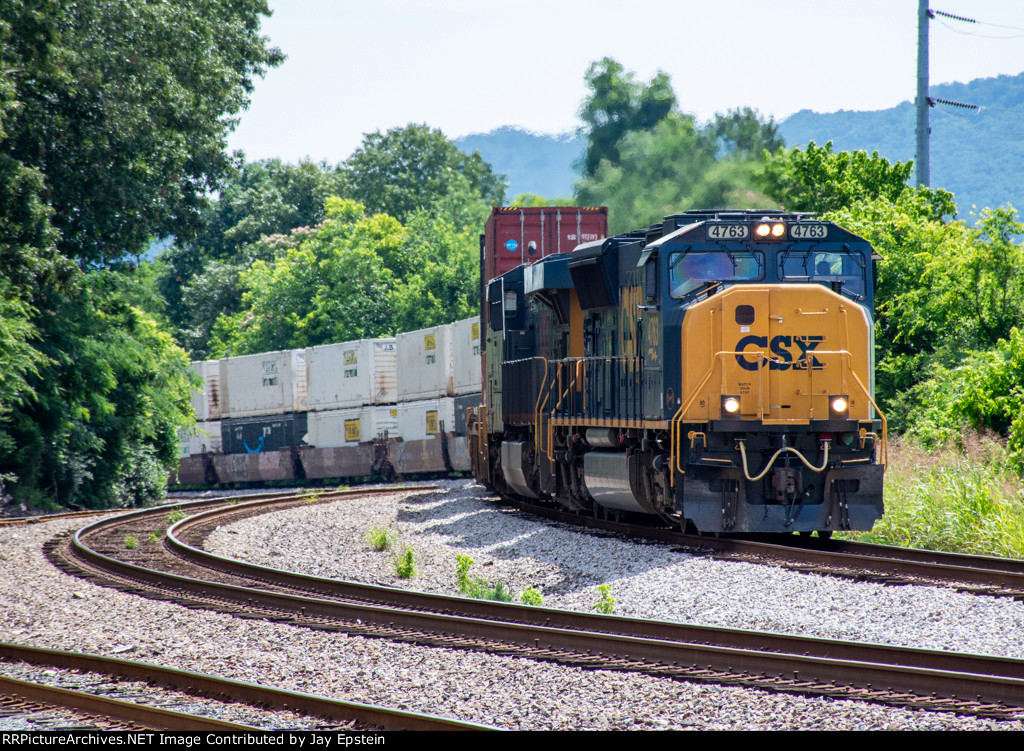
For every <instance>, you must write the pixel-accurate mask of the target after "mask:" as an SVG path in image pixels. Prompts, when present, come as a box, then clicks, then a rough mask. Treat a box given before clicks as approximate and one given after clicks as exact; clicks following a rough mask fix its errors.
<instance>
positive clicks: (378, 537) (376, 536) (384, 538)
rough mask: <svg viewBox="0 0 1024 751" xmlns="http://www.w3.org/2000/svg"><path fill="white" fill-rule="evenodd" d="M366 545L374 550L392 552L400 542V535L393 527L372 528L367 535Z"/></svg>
mask: <svg viewBox="0 0 1024 751" xmlns="http://www.w3.org/2000/svg"><path fill="white" fill-rule="evenodd" d="M365 537H366V544H367V545H369V546H370V548H371V549H373V550H378V551H379V550H390V549H391V548H392V547H394V544H395V543H396V542H398V533H397V532H395V531H394V530H393V529H391V527H381V526H375V527H370V529H369V531H368V532H367V533H366V535H365Z"/></svg>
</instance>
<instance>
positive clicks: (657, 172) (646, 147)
mask: <svg viewBox="0 0 1024 751" xmlns="http://www.w3.org/2000/svg"><path fill="white" fill-rule="evenodd" d="M715 152H716V143H715V140H714V138H713V137H712V136H711V134H709V133H708V132H706V131H703V130H701V129H699V128H698V127H697V125H696V123H695V122H694V119H693V117H691V116H690V115H684V114H682V113H678V112H674V113H672V114H670V115H669V116H668V117H666V118H664V119H663V120H662V121H661V122H660V123H658V124H657V125H656V126H655V127H654V128H653V129H652V130H649V131H648V130H638V131H632V132H629V133H627V134H626V135H625V136H624V137H623V138H622V140H621V141H620V143H619V162H618V163H617V164H613V163H612V162H611V161H609V160H607V159H605V160H602V161H601V164H600V165H599V166H598V168H597V171H596V172H595V173H594V175H593V176H592V177H589V178H584V179H582V180H581V181H579V182H578V183H577V184H576V198H577V200H578V202H579V203H580V205H583V206H588V205H589V206H593V205H606V206H608V216H609V223H610V225H611V227H610V229H611V231H612V232H624V231H627V230H630V229H635V228H637V227H644V226H647V225H648V224H651V223H652V222H656V221H659V220H660V219H661V217H663V216H666V215H668V214H673V213H676V212H679V211H684V210H686V209H694V208H706V209H715V208H759V207H767V206H768V205H769V204H770V201H769V199H767V198H765V197H764V196H763V195H761V194H760V193H759V192H758V191H757V190H756V187H755V185H756V183H755V180H754V175H755V172H756V169H757V168H758V165H759V163H758V162H752V161H750V160H745V161H744V160H739V159H736V160H732V159H728V160H716V157H715Z"/></svg>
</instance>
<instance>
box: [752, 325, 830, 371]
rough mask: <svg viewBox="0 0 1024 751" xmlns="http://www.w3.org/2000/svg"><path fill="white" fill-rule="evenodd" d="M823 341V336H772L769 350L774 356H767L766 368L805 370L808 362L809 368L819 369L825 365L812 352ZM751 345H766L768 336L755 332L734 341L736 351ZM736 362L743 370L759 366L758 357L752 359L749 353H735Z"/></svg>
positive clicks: (755, 368)
mask: <svg viewBox="0 0 1024 751" xmlns="http://www.w3.org/2000/svg"><path fill="white" fill-rule="evenodd" d="M823 341H825V337H823V336H799V335H798V336H791V335H788V334H780V335H779V336H774V337H772V340H771V346H770V351H771V353H772V354H773V355H775V356H774V357H769V358H767V359H768V362H769V364H768V369H769V370H789V369H790V368H793V369H794V370H806V369H807V366H808V364H810V367H811V370H821V369H822V368H824V367H825V365H824V364H823V363H822V362H820V361H819V360H818V358H816V357H815V356H814V355H813V354H812V352H813V350H815V349H817V347H818V345H819V344H821V343H822V342H823ZM751 345H753V346H754V347H760V348H762V349H763V348H764V347H768V346H769V342H768V337H767V336H757V335H756V334H751V335H749V336H745V337H743V338H742V339H740V340H739V341H738V342H737V343H736V352H737V353H740V352H744V351H745V350H746V349H747V347H750V346H751ZM794 354H797V355H798V357H797V358H796V359H795V360H794V359H793V355H794ZM736 362H737V363H738V364H739V366H740V367H741V368H743V369H744V370H757V369H758V367H759V366H760V362H759V361H758V359H757V358H756V357H755V358H754V359H753V360H752V359H750V356H749V355H743V354H737V355H736Z"/></svg>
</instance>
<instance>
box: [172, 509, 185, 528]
mask: <svg viewBox="0 0 1024 751" xmlns="http://www.w3.org/2000/svg"><path fill="white" fill-rule="evenodd" d="M186 516H188V514H186V513H185V512H184V511H182V510H181V509H180V508H176V509H174V511H172V512H171V513H169V514H168V515H167V524H168V526H170V525H171V524H177V523H178V522H180V521H181V520H182V519H184V518H185V517H186Z"/></svg>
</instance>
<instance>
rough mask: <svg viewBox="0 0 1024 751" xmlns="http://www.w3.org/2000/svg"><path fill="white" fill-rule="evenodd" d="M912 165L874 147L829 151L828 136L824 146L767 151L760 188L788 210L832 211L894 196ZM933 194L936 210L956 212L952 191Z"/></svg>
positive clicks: (891, 200) (890, 199)
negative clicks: (891, 158) (891, 160)
mask: <svg viewBox="0 0 1024 751" xmlns="http://www.w3.org/2000/svg"><path fill="white" fill-rule="evenodd" d="M913 170H914V163H913V162H896V164H890V163H889V160H887V159H884V158H883V157H880V156H879V155H878V152H877V151H876V152H874V153H872V154H871V155H870V156H868V154H867V153H866V152H863V151H840V152H835V153H833V151H832V142H831V141H829V142H828V143H826V144H825V145H824V146H818V145H816V144H815V143H814V141H811V142H810V143H808V144H807V149H806V151H801V150H800V149H795V148H794V149H789V150H788V151H781V152H778V153H776V154H774V155H773V156H771V157H770V159H769V160H768V162H767V164H766V165H765V172H764V177H763V181H762V188H763V190H764V192H765V193H767V194H768V195H769V196H771V197H772V198H775V199H776V200H778V201H779V202H780V203H781V204H782V205H783V206H784V207H785V208H786V209H788V210H789V211H818V212H825V211H835V210H837V209H840V208H843V207H844V206H850V205H851V204H853V203H854V202H855V201H863V200H871V199H874V198H884V199H886V200H887V201H889V202H895V201H896V199H897V198H899V196H900V194H901V193H903V191H904V190H905V189H906V188H907V180H908V179H909V178H910V175H911V173H912V172H913ZM933 195H934V197H935V208H936V210H938V211H942V212H944V213H955V211H956V207H955V206H953V205H952V196H950V195H949V194H948V193H945V191H936V192H934V194H933ZM950 208H952V211H948V209H950ZM937 216H942V214H941V213H940V214H937Z"/></svg>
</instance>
